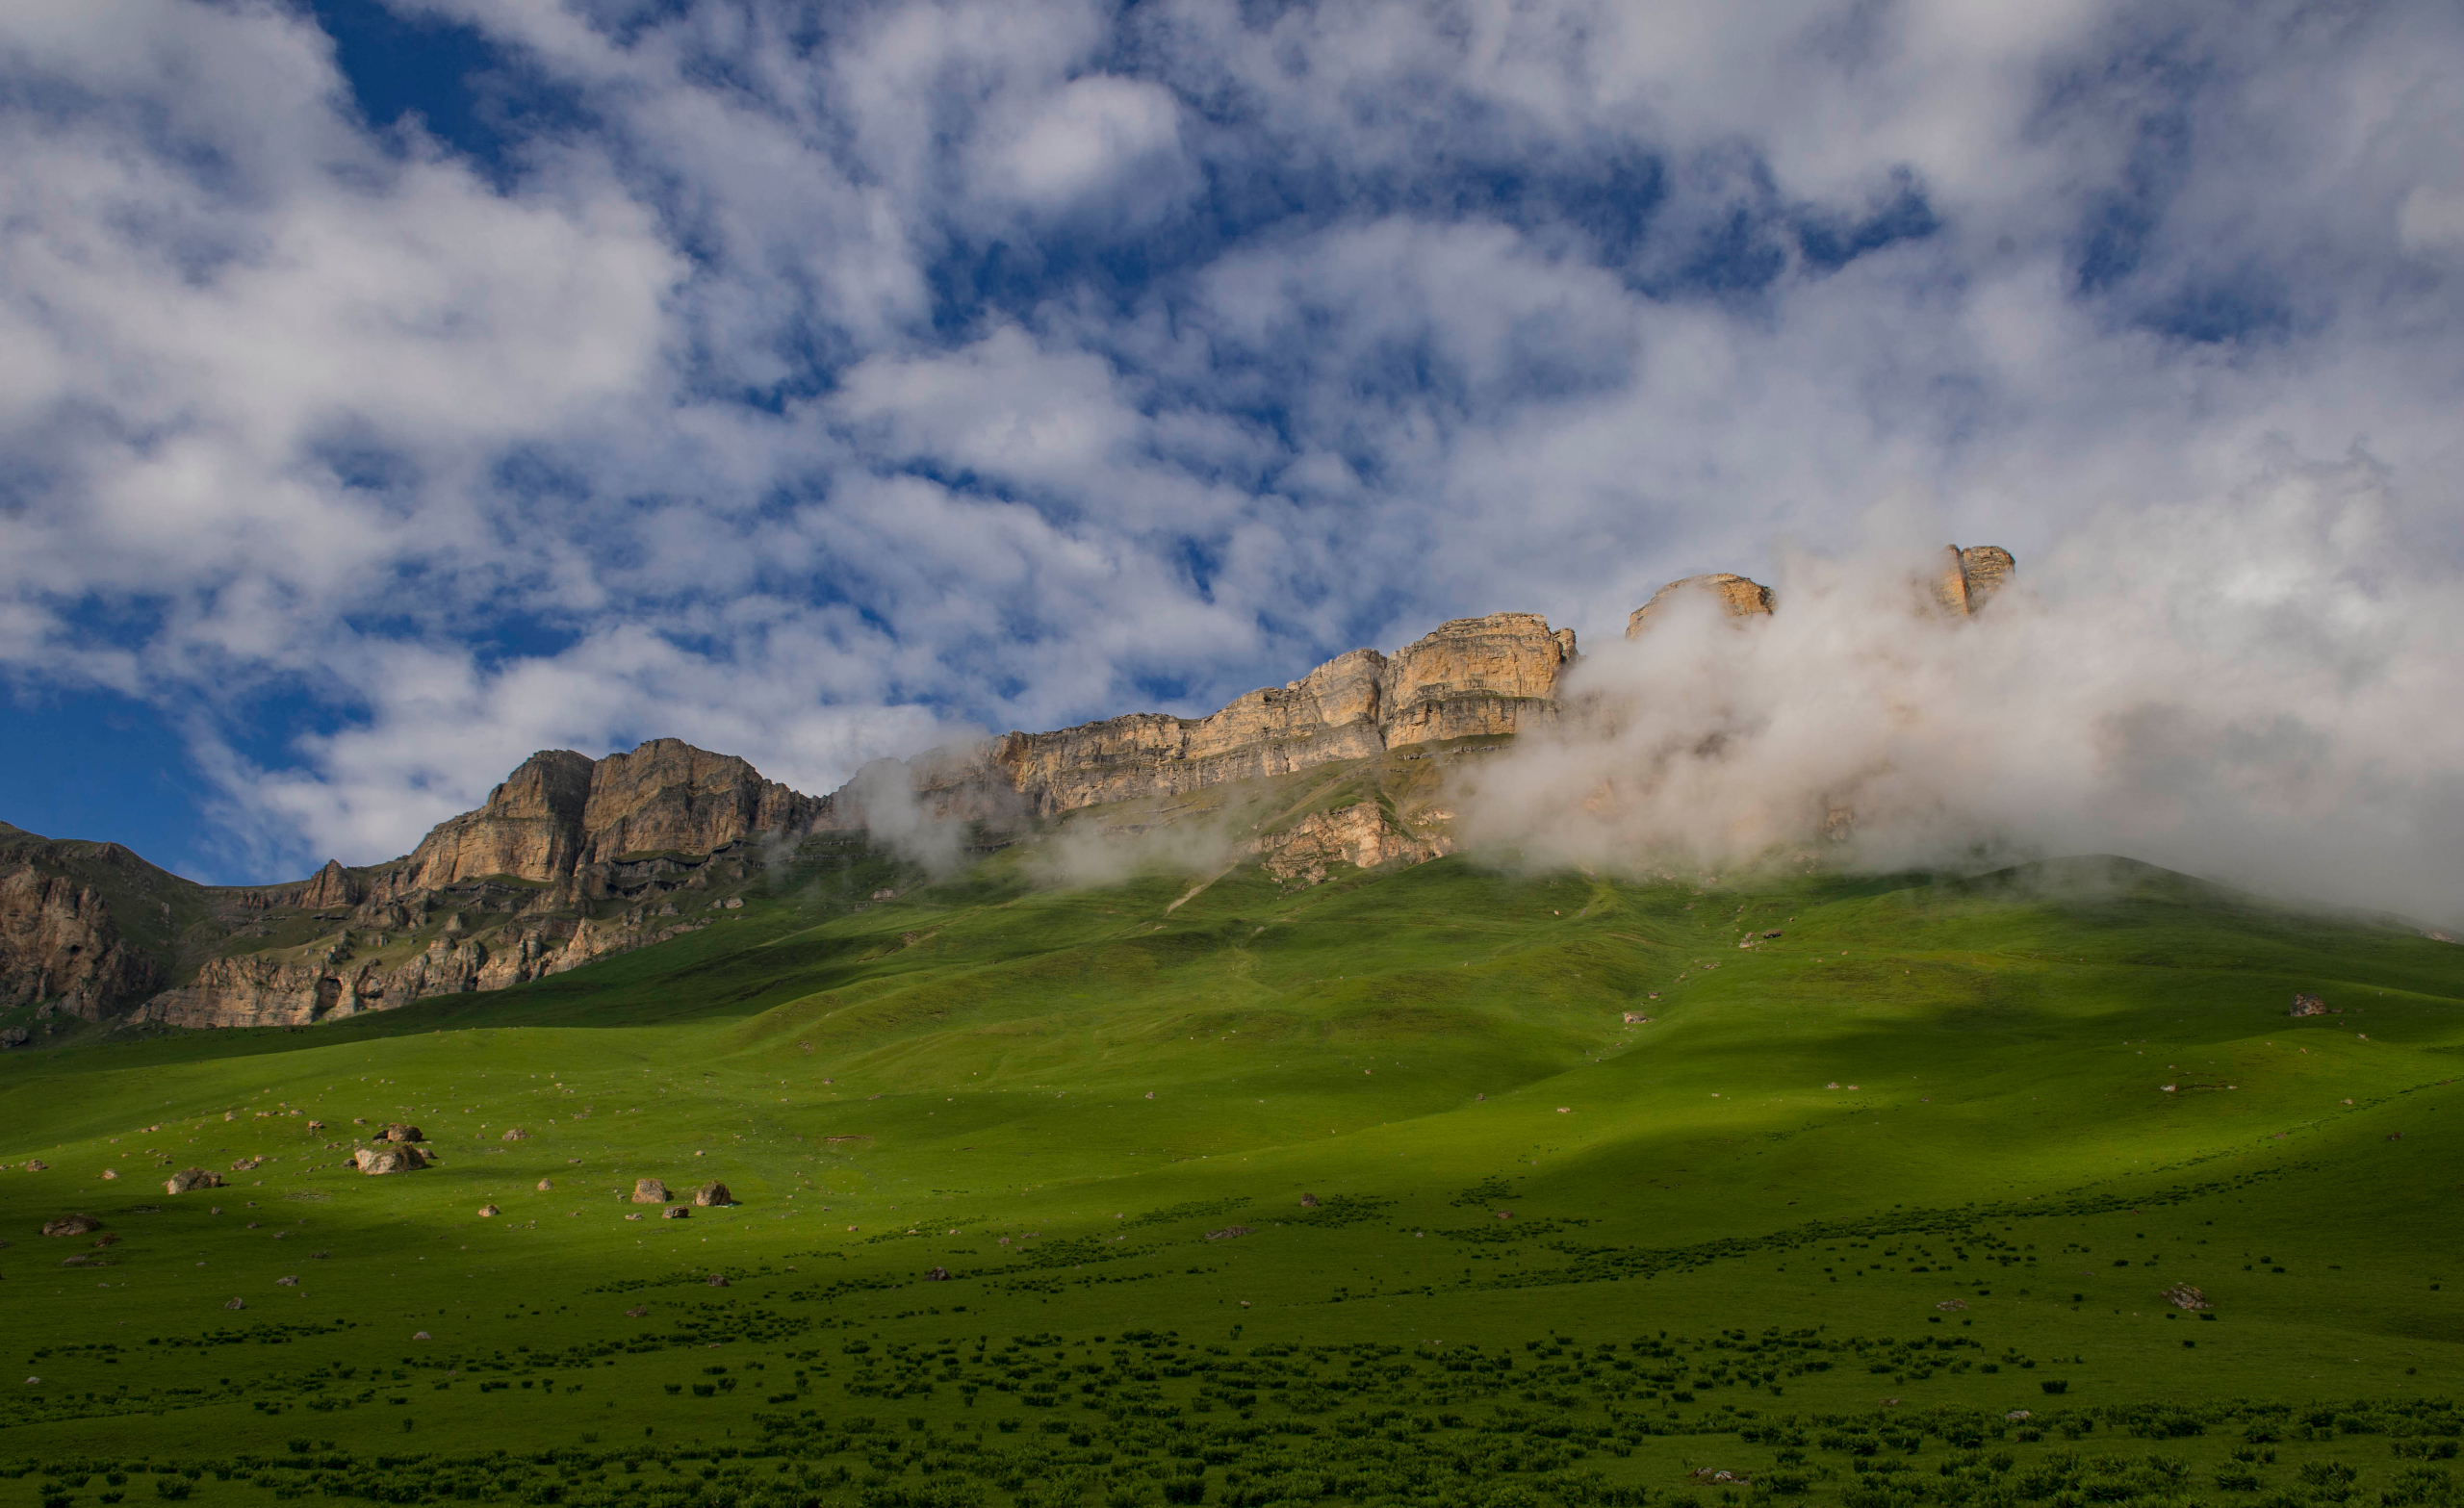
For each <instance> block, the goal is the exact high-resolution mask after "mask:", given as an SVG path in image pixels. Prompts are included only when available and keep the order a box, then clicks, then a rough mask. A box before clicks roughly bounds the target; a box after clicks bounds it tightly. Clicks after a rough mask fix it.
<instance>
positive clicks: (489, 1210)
mask: <svg viewBox="0 0 2464 1508" xmlns="http://www.w3.org/2000/svg"><path fill="white" fill-rule="evenodd" d="M500 1214H504V1212H503V1211H502V1210H500V1209H498V1208H497V1207H496V1206H495V1205H492V1204H483V1205H481V1206H479V1218H480V1219H482V1220H493V1219H495V1218H496V1217H497V1216H498V1215H500Z"/></svg>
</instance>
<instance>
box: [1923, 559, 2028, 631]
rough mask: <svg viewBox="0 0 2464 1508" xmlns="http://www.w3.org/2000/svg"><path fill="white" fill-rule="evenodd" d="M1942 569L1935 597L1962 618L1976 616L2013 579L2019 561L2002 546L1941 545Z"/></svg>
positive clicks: (1937, 580) (1935, 582)
mask: <svg viewBox="0 0 2464 1508" xmlns="http://www.w3.org/2000/svg"><path fill="white" fill-rule="evenodd" d="M1942 555H1943V560H1942V568H1941V571H1940V572H1939V573H1938V575H1936V576H1935V577H1934V600H1935V601H1938V602H1939V603H1941V604H1942V606H1944V607H1945V608H1948V609H1949V610H1950V611H1952V612H1955V613H1957V614H1959V615H1960V616H1961V617H1963V618H1966V617H1973V616H1975V615H1976V614H1977V613H1978V612H1980V611H1981V610H1983V608H1984V606H1985V604H1986V603H1987V602H1989V601H1992V598H1993V594H1994V593H1996V592H1999V591H2000V590H2002V588H2003V587H2004V586H2005V585H2007V584H2009V582H2010V580H2011V573H2013V572H2014V571H2016V570H2017V569H2018V562H2016V561H2015V560H2013V559H2012V558H2011V552H2010V551H2009V550H2004V549H2003V548H2002V547H2001V546H1999V545H1970V546H1968V547H1967V548H1966V549H1964V550H1963V549H1961V548H1960V547H1959V546H1957V545H1945V546H1943V547H1942Z"/></svg>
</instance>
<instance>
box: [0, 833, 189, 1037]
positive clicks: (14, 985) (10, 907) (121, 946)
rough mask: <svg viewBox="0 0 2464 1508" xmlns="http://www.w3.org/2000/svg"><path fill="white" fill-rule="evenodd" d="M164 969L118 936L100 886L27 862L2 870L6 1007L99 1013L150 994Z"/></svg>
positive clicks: (0, 985)
mask: <svg viewBox="0 0 2464 1508" xmlns="http://www.w3.org/2000/svg"><path fill="white" fill-rule="evenodd" d="M161 980H162V967H161V965H160V964H159V963H158V962H157V961H156V960H155V958H153V956H152V955H150V954H148V953H146V952H145V951H144V950H143V949H142V948H140V947H137V946H134V945H132V944H131V943H130V942H129V941H128V940H127V939H125V938H123V937H122V936H121V935H120V933H119V929H118V927H116V925H114V923H113V921H112V907H111V903H110V902H109V901H107V900H105V899H104V897H103V894H102V892H101V891H100V890H97V889H96V888H95V887H94V886H92V885H90V884H83V883H80V882H78V881H77V880H76V879H75V878H73V877H71V876H68V875H63V874H45V873H44V872H43V871H42V870H41V869H39V868H38V867H36V866H35V865H34V864H32V863H29V862H24V861H22V860H21V861H20V862H18V863H17V864H16V865H15V866H14V867H13V868H10V869H8V870H7V871H5V872H0V1008H7V1007H13V1006H33V1005H39V1004H45V1003H53V1002H56V1003H57V1005H58V1008H59V1009H61V1010H66V1011H68V1012H69V1013H71V1014H73V1015H81V1016H86V1017H88V1018H95V1017H99V1016H101V1015H102V1014H103V1013H104V1012H106V1011H109V1010H114V1009H116V1008H117V1007H119V1006H121V1005H123V1004H125V1003H127V1002H129V1001H133V1000H140V999H142V998H144V996H146V995H147V994H150V993H151V992H152V991H153V989H154V988H155V987H156V986H157V985H158V984H160V983H161Z"/></svg>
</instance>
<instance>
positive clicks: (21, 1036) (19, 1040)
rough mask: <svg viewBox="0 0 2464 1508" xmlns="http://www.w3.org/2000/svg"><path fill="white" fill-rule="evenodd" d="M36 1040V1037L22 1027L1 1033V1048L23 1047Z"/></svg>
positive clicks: (15, 1027) (14, 1027)
mask: <svg viewBox="0 0 2464 1508" xmlns="http://www.w3.org/2000/svg"><path fill="white" fill-rule="evenodd" d="M34 1039H35V1035H34V1034H33V1033H32V1032H29V1031H27V1030H26V1029H25V1028H24V1027H21V1026H13V1027H10V1028H8V1029H7V1030H5V1031H0V1047H23V1046H25V1045H26V1044H27V1043H28V1042H31V1041H33V1040H34Z"/></svg>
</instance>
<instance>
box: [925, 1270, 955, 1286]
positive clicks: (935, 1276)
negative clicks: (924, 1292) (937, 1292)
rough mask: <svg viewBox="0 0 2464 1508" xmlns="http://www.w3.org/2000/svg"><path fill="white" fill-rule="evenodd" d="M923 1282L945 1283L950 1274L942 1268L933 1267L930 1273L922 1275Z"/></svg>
mask: <svg viewBox="0 0 2464 1508" xmlns="http://www.w3.org/2000/svg"><path fill="white" fill-rule="evenodd" d="M924 1281H925V1282H927V1283H947V1282H948V1281H950V1274H949V1272H948V1271H947V1270H946V1269H944V1268H941V1267H935V1268H934V1269H933V1270H932V1271H930V1272H927V1273H926V1274H924Z"/></svg>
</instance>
